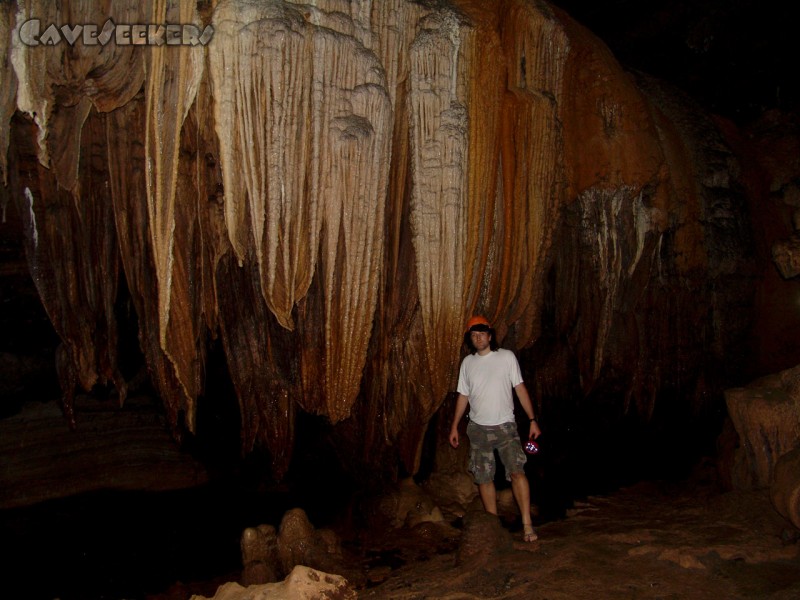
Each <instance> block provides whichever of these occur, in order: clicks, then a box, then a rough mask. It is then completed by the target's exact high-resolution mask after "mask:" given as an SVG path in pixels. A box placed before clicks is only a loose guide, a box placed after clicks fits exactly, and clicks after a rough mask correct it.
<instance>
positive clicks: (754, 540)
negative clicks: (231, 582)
mask: <svg viewBox="0 0 800 600" xmlns="http://www.w3.org/2000/svg"><path fill="white" fill-rule="evenodd" d="M503 527H504V528H505V529H506V530H507V531H508V533H509V535H510V536H511V537H512V539H513V544H512V547H511V548H508V547H506V549H504V550H499V551H498V550H493V549H492V548H491V547H487V548H486V551H485V552H482V553H480V554H479V556H478V558H473V559H472V562H470V564H469V565H468V566H466V565H464V564H459V561H458V555H459V554H458V553H459V542H458V540H454V539H453V538H452V536H447V535H437V534H436V533H435V531H436V529H435V528H433V529H432V528H430V527H420V526H417V527H416V528H414V529H410V530H409V529H406V528H402V529H397V530H392V531H386V532H382V533H381V534H380V535H374V538H375V540H373V541H372V542H369V545H368V546H365V547H363V548H362V551H361V553H360V554H361V559H360V564H359V566H358V568H359V569H360V570H361V572H362V573H365V579H364V581H366V582H367V583H366V585H362V586H360V587H359V588H358V589H357V593H358V598H359V599H370V600H382V599H385V600H475V599H490V598H491V599H520V600H522V599H526V600H530V599H549V600H562V599H564V600H566V599H569V600H583V599H587V600H588V599H592V600H596V599H608V600H616V599H626V600H632V599H674V600H678V599H709V600H737V599H759V600H764V599H769V600H797V599H798V598H800V541H799V540H800V532H798V530H797V529H795V528H794V527H793V526H792V525H791V523H789V522H788V521H786V520H785V519H783V518H782V517H781V516H780V515H779V514H778V513H777V512H776V511H775V510H774V509H773V507H772V505H771V504H770V502H769V499H768V496H767V494H766V493H765V492H758V491H729V492H719V491H718V490H717V489H716V488H714V487H713V486H707V485H702V484H697V483H691V482H682V483H660V482H644V483H639V484H635V485H633V486H631V487H628V488H623V489H621V490H619V491H617V492H615V493H613V494H610V495H608V496H597V497H595V496H592V497H588V498H586V499H585V500H584V501H581V502H575V505H574V508H572V509H571V510H569V511H568V514H567V516H566V518H564V519H561V520H558V521H553V522H549V523H545V524H543V525H541V526H540V527H538V528H537V532H538V534H539V539H538V540H537V541H536V542H533V543H528V544H526V543H524V542H522V540H521V532H520V531H519V529H518V527H517V526H515V525H514V524H513V523H512V522H510V521H509V522H504V523H503ZM451 529H453V528H451ZM368 557H371V559H369V560H368ZM376 557H382V559H381V560H376ZM219 583H222V582H219ZM215 589H216V588H213V589H212V588H211V582H206V587H205V590H204V592H203V593H204V594H205V595H206V596H207V597H209V598H210V597H212V596H213V594H214V591H215ZM187 592H189V589H188V588H186V587H184V588H181V589H173V590H172V593H171V594H166V595H160V596H158V597H153V598H152V599H150V600H172V599H173V598H174V599H176V600H177V599H178V598H180V599H181V600H188V598H189V597H190V596H191V594H190V593H187ZM194 592H195V593H198V592H197V591H196V590H195V591H194Z"/></svg>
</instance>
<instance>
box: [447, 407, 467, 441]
mask: <svg viewBox="0 0 800 600" xmlns="http://www.w3.org/2000/svg"><path fill="white" fill-rule="evenodd" d="M468 403H469V398H467V396H465V395H464V394H459V395H458V400H456V412H455V413H454V414H453V424H452V425H451V426H450V445H451V446H452V447H453V448H458V424H459V423H460V422H461V417H463V416H464V413H465V412H467V404H468Z"/></svg>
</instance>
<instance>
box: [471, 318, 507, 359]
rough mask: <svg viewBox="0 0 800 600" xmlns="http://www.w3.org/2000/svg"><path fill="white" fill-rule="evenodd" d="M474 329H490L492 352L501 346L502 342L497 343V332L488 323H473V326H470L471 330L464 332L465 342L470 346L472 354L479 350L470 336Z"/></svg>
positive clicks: (490, 347)
mask: <svg viewBox="0 0 800 600" xmlns="http://www.w3.org/2000/svg"><path fill="white" fill-rule="evenodd" d="M473 331H488V332H489V349H490V350H491V351H492V352H494V351H495V350H497V349H498V348H500V344H498V343H497V334H496V333H495V332H494V329H492V328H491V327H489V326H488V325H483V324H479V325H473V326H472V327H470V328H469V331H467V332H466V333H465V334H464V343H465V344H466V345H467V348H469V353H470V354H475V353H476V352H477V351H478V349H477V348H476V347H475V346H473V345H472V337H471V336H470V334H471V333H472V332H473Z"/></svg>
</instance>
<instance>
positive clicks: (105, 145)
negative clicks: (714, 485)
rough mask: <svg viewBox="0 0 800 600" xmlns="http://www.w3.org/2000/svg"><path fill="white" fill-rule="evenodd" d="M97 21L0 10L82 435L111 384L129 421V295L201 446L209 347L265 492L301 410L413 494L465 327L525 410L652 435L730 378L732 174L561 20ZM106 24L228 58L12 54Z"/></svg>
mask: <svg viewBox="0 0 800 600" xmlns="http://www.w3.org/2000/svg"><path fill="white" fill-rule="evenodd" d="M109 10H110V11H111V12H109V13H108V14H106V13H105V12H103V11H102V10H101V8H100V6H99V5H97V4H96V3H93V2H82V1H79V0H75V1H72V2H63V3H61V4H60V5H55V4H52V3H50V2H46V1H42V0H18V2H17V3H16V6H14V5H13V4H11V5H9V3H4V4H3V5H2V7H0V17H2V18H0V46H1V47H0V69H2V73H1V75H2V81H3V86H2V89H3V92H2V95H1V96H0V144H2V148H3V150H4V149H5V148H6V146H7V147H8V153H7V157H6V153H5V151H3V162H2V163H1V164H0V166H1V167H2V170H3V179H4V182H5V181H7V185H8V187H9V194H8V195H9V197H10V198H11V199H12V201H13V203H14V205H15V206H16V209H17V210H18V212H19V213H20V215H21V216H22V220H23V223H24V227H25V235H26V251H27V256H28V261H29V266H30V270H31V273H32V275H33V278H34V281H35V282H36V285H37V288H38V291H39V293H40V296H41V299H42V302H43V304H44V306H45V308H46V310H47V312H48V315H49V316H50V318H51V320H52V322H53V325H54V327H55V329H56V331H57V333H58V335H59V336H60V338H61V340H62V342H63V350H62V353H61V358H62V360H61V361H60V364H61V365H62V369H61V373H62V377H61V380H62V385H63V391H64V408H65V413H66V414H67V415H68V417H69V418H70V419H73V420H76V421H78V426H79V421H80V419H79V416H75V415H74V414H73V412H74V411H73V409H72V404H73V395H74V392H75V390H76V388H82V389H84V390H90V389H92V387H93V386H95V385H97V384H103V385H105V384H108V383H112V384H113V385H114V386H115V387H116V388H117V390H118V392H119V396H120V399H121V401H123V402H124V398H125V389H126V383H125V381H124V377H123V376H122V375H121V372H120V368H119V364H118V362H119V361H118V355H117V345H118V335H119V322H118V319H119V316H118V314H117V312H116V311H115V305H116V304H117V303H119V302H121V301H125V298H123V297H121V294H129V296H130V303H131V305H132V307H133V310H134V312H135V315H136V320H137V323H138V328H139V329H138V336H139V343H140V346H141V350H142V353H143V355H144V360H145V362H146V364H147V367H148V369H149V372H150V375H151V379H152V381H153V384H154V386H155V388H156V389H157V392H158V394H159V395H160V397H161V398H162V399H163V402H164V405H165V406H166V408H167V414H168V417H169V420H170V423H171V425H172V428H173V431H174V433H175V435H176V436H178V437H180V436H181V435H184V434H185V433H186V432H193V431H194V430H195V427H196V421H197V403H198V398H199V397H200V396H201V395H202V394H203V393H204V389H205V388H204V385H205V382H204V373H205V368H206V360H207V353H208V347H209V344H210V343H211V341H216V340H219V341H220V342H221V346H222V348H223V349H224V354H225V361H226V364H227V370H228V373H229V375H230V379H231V382H232V383H233V387H234V389H235V391H236V396H237V400H238V405H239V411H240V415H241V431H242V435H241V439H242V450H243V451H244V452H248V451H250V450H252V449H253V448H254V447H256V446H258V447H262V448H265V449H266V450H268V451H269V453H270V456H271V459H272V468H273V471H274V474H275V476H276V477H277V478H280V477H281V476H283V475H284V474H285V473H286V471H287V469H288V466H289V462H290V460H291V456H292V447H293V441H294V439H295V430H294V427H295V418H296V415H297V413H298V411H305V412H308V413H313V414H317V415H322V416H324V417H326V418H327V419H329V421H330V422H331V423H332V424H334V425H336V426H337V427H339V428H340V429H341V431H342V436H341V437H342V439H345V438H346V439H347V442H346V443H347V444H349V445H350V448H349V449H348V450H347V451H348V452H350V453H351V455H352V456H358V457H360V460H362V461H364V462H367V463H370V462H371V463H373V464H381V465H384V468H386V469H388V470H392V469H394V470H396V471H400V470H402V471H405V472H407V473H413V472H415V471H416V470H417V469H418V468H419V465H420V454H421V450H422V442H423V436H424V433H425V431H426V428H427V426H428V423H429V422H430V420H431V419H432V417H433V416H434V415H435V414H436V412H437V410H438V409H439V408H440V407H441V406H442V405H443V403H444V402H445V400H446V398H447V394H448V391H449V390H452V389H453V387H454V384H455V376H456V371H457V365H458V361H459V359H460V351H461V337H462V326H463V323H464V322H465V320H466V318H467V317H468V316H469V315H470V314H472V313H475V312H480V313H482V314H485V315H486V316H487V317H489V318H490V319H491V320H492V322H493V323H495V326H496V329H497V331H498V334H499V336H500V337H501V338H502V340H503V344H504V345H505V346H506V347H508V348H511V349H513V350H517V351H521V352H523V358H524V365H525V367H524V368H525V370H526V372H528V373H531V374H533V375H532V379H531V380H530V384H531V388H532V389H533V390H534V391H535V392H536V398H537V399H538V400H537V401H538V402H539V403H540V404H545V405H548V403H556V402H557V401H558V400H557V399H558V398H563V397H568V396H570V395H572V394H573V393H574V392H575V391H576V390H577V391H578V393H579V395H580V396H581V397H590V396H591V397H593V398H596V397H602V398H605V400H604V401H607V402H609V403H611V404H612V405H613V406H614V411H615V412H616V413H618V414H623V413H634V414H636V415H638V416H640V417H641V418H643V419H649V418H651V417H652V415H653V414H654V413H655V412H656V411H657V410H658V408H659V407H660V406H662V405H663V404H664V403H666V404H667V409H666V412H667V413H669V412H671V411H674V410H679V411H680V410H694V411H695V412H697V411H702V410H705V409H707V408H708V403H709V402H710V400H709V398H712V397H714V392H715V391H718V388H719V386H720V384H721V382H723V383H725V384H726V385H727V384H729V383H730V381H731V380H732V379H735V378H736V377H741V376H742V374H741V373H740V372H739V370H740V369H741V366H742V361H743V360H745V358H744V357H742V358H738V359H733V360H732V359H731V358H730V355H731V353H732V351H734V350H738V349H740V347H741V346H742V345H743V343H744V341H745V337H746V332H747V326H748V319H747V317H748V315H749V314H750V310H751V309H752V304H753V284H752V275H753V268H754V267H753V264H752V261H751V254H752V240H751V235H750V232H749V229H748V224H747V211H748V204H747V201H746V194H745V192H744V191H742V187H741V186H740V185H739V181H738V179H737V177H738V176H739V175H738V174H739V173H740V168H739V163H738V160H737V157H736V155H735V154H734V153H733V152H732V151H731V150H730V147H729V145H728V144H727V142H726V139H725V137H724V136H723V135H722V134H721V133H720V130H719V128H718V127H717V125H716V124H715V123H714V122H713V121H711V120H710V119H708V118H706V117H704V116H703V115H702V114H701V113H700V111H698V109H697V107H695V106H693V105H692V104H691V103H690V102H688V101H686V100H685V99H683V98H681V97H680V96H679V95H677V94H675V93H674V92H672V91H671V90H669V89H667V88H665V87H664V86H661V85H660V84H658V83H657V82H653V81H649V80H647V79H646V78H644V77H634V76H632V75H631V74H629V73H626V72H625V71H623V70H622V69H621V67H620V66H619V65H618V64H617V62H616V61H615V59H614V57H613V56H612V55H611V54H610V52H609V51H608V50H607V48H606V47H605V46H604V45H603V44H602V43H600V42H599V41H598V40H597V39H596V38H595V37H593V36H592V35H591V34H590V33H589V32H588V31H587V30H585V29H583V28H582V27H580V26H579V25H577V24H576V23H575V22H574V21H572V20H571V19H570V18H569V17H568V16H567V15H565V14H564V13H562V12H561V11H559V10H557V9H555V8H553V7H552V6H550V5H549V4H547V3H546V2H543V1H539V0H503V1H501V2H493V3H486V2H481V1H471V0H444V1H441V2H412V1H410V0H386V1H381V2H370V1H369V0H357V1H350V2H345V1H344V0H318V1H315V2H309V3H305V2H300V1H283V0H264V1H263V2H251V1H248V0H220V1H214V0H211V1H207V2H206V1H204V2H199V3H197V2H194V1H192V0H181V1H179V2H172V3H167V2H164V1H162V0H150V1H148V2H143V3H134V4H131V3H124V4H117V3H115V4H114V5H113V7H112V8H110V9H109ZM109 18H111V19H112V20H113V22H114V23H129V24H130V23H155V24H158V23H182V24H191V25H193V26H194V27H196V28H197V30H204V31H205V28H208V27H211V30H213V37H212V38H211V39H210V40H206V42H207V43H205V44H195V45H191V44H185V45H180V46H176V47H167V46H159V45H157V44H152V45H140V46H137V45H124V44H117V43H115V42H113V41H112V42H109V43H108V44H106V45H101V44H94V45H92V44H83V43H81V41H80V40H78V41H76V42H75V43H74V44H70V43H69V42H68V41H67V40H66V39H61V41H60V43H58V44H56V45H45V44H39V45H26V44H25V43H23V42H22V40H21V38H20V36H19V29H20V27H21V26H22V25H23V24H24V23H27V22H28V21H29V20H31V19H39V20H40V22H41V23H42V28H44V27H45V26H46V25H48V24H50V23H63V24H78V23H96V24H98V27H99V28H102V26H103V24H104V23H106V22H107V20H108V19H109ZM12 90H16V103H15V104H14V103H13V101H12V100H11V98H12V96H13V93H12ZM125 290H127V291H125ZM525 352H527V354H525ZM676 398H677V399H676ZM670 402H672V403H674V404H673V405H672V406H670V405H669V403H670ZM548 406H549V405H548ZM686 406H689V407H691V409H686V408H685V407H686ZM539 408H541V406H540V407H539ZM557 408H558V407H557V406H553V414H556V413H557ZM545 412H547V411H546V410H545ZM353 432H357V434H355V433H353ZM387 458H388V459H389V460H386V459H387Z"/></svg>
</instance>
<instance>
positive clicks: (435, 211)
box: [409, 10, 470, 406]
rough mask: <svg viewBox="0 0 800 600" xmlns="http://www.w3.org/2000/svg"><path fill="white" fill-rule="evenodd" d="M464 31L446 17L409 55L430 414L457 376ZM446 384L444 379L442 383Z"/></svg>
mask: <svg viewBox="0 0 800 600" xmlns="http://www.w3.org/2000/svg"><path fill="white" fill-rule="evenodd" d="M466 28H467V27H466V23H465V22H464V21H462V17H461V15H459V14H458V13H456V12H454V11H452V10H443V11H440V12H436V13H432V14H431V15H429V16H427V17H426V18H425V19H424V20H423V21H422V22H421V23H420V31H419V33H418V34H417V37H416V39H415V40H414V42H413V44H412V46H411V54H410V75H409V80H410V81H409V83H410V92H409V114H410V121H411V125H410V137H411V163H410V168H411V185H412V188H411V210H410V220H411V231H412V235H413V240H414V250H415V257H416V272H417V288H418V293H419V302H420V306H421V311H420V313H421V314H420V316H421V321H422V322H421V323H420V325H421V327H422V330H423V331H424V334H425V338H424V339H425V346H424V349H425V354H426V358H427V360H425V362H423V363H422V366H423V367H424V368H427V370H428V372H429V374H430V375H429V377H430V379H431V385H432V389H430V390H419V391H420V392H422V393H423V394H424V395H421V396H420V397H419V398H417V402H419V403H421V404H423V405H426V406H431V405H432V404H433V403H435V402H437V401H441V400H442V399H443V398H444V395H445V393H446V392H447V386H446V382H449V381H450V380H451V379H452V373H453V372H455V371H456V369H457V362H458V348H459V346H460V340H461V334H462V327H463V324H464V315H465V313H466V309H465V307H466V305H467V303H468V302H469V299H468V298H466V292H467V290H466V286H467V283H466V281H465V275H466V267H465V254H466V252H465V247H466V244H467V239H466V231H467V227H468V211H469V206H468V204H467V203H468V197H469V196H468V192H467V182H468V169H469V167H470V164H469V163H468V153H469V142H470V140H469V132H470V123H469V121H468V118H469V117H468V107H467V106H466V105H465V103H466V102H467V100H468V99H467V98H466V97H465V96H464V94H465V85H466V83H465V81H464V77H465V69H466V67H465V65H464V57H463V55H462V49H461V45H462V43H463V41H464V37H465V36H466V31H465V30H466ZM444 378H446V379H444Z"/></svg>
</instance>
